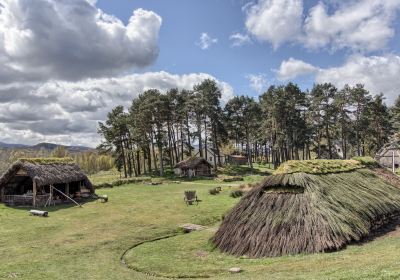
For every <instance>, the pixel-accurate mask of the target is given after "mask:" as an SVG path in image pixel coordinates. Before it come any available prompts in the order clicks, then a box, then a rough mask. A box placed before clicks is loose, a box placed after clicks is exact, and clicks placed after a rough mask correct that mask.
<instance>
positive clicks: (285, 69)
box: [275, 57, 318, 80]
mask: <svg viewBox="0 0 400 280" xmlns="http://www.w3.org/2000/svg"><path fill="white" fill-rule="evenodd" d="M317 70H318V68H317V67H315V66H313V65H311V64H309V63H306V62H304V61H302V60H298V59H294V58H292V57H291V58H289V59H288V60H285V61H282V63H281V65H280V67H279V69H278V70H276V71H275V72H276V73H277V75H278V79H279V80H290V79H293V78H296V77H298V76H301V75H306V74H310V73H314V72H316V71H317Z"/></svg>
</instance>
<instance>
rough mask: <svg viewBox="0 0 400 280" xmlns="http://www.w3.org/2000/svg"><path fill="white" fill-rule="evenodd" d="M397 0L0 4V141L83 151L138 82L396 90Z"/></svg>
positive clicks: (399, 65) (234, 91)
mask: <svg viewBox="0 0 400 280" xmlns="http://www.w3.org/2000/svg"><path fill="white" fill-rule="evenodd" d="M399 10H400V0H383V1H382V0H381V1H378V0H349V1H338V0H321V1H312V0H308V1H302V0H255V1H245V0H202V1H198V0H184V1H183V0H179V1H178V0H168V1H162V0H112V1H111V0H98V1H95V0H0V64H1V65H0V66H1V67H0V141H3V142H8V143H23V144H35V143H38V142H44V141H45V142H55V143H59V144H66V145H85V146H90V147H95V146H96V145H97V144H99V142H100V141H101V139H100V138H99V136H98V135H97V126H98V122H99V121H104V120H105V118H106V115H107V112H109V111H110V110H111V109H112V108H113V107H115V106H117V105H124V106H125V107H129V105H130V104H131V101H132V99H133V98H134V97H135V96H137V95H138V94H140V93H141V92H143V91H144V90H146V89H149V88H158V89H160V90H161V91H165V90H167V89H169V88H173V87H178V88H180V89H183V88H187V89H190V88H192V87H193V85H195V84H198V83H200V82H201V81H202V80H203V79H206V78H211V79H215V80H216V81H217V83H218V85H219V86H220V88H221V90H222V93H223V98H222V99H223V102H227V101H228V100H229V99H230V98H232V97H233V96H235V95H248V96H252V97H254V98H256V99H257V98H258V96H259V95H260V94H262V93H263V92H264V91H265V90H266V89H267V88H268V87H269V86H270V85H280V84H285V83H287V82H289V81H292V82H295V83H297V84H298V85H299V86H300V87H301V88H302V89H303V90H307V89H310V88H311V87H312V86H313V84H314V83H323V82H330V83H333V84H335V85H336V86H337V87H342V86H344V85H345V84H349V85H354V84H357V83H361V84H364V85H365V87H366V88H367V89H368V90H369V91H370V92H371V93H372V94H379V93H382V94H384V96H385V98H386V103H387V104H388V105H391V104H393V102H394V100H395V99H396V98H397V96H398V95H399V92H398V89H399V88H400V79H399V77H400V53H399V47H400V45H399V43H400V36H399V35H398V32H399V30H400V28H399V27H400V20H399Z"/></svg>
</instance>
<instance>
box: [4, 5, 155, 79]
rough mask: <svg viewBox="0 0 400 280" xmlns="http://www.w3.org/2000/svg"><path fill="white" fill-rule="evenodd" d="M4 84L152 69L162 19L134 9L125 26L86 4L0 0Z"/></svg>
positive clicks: (150, 12) (153, 14)
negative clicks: (132, 69)
mask: <svg viewBox="0 0 400 280" xmlns="http://www.w3.org/2000/svg"><path fill="white" fill-rule="evenodd" d="M0 3H1V5H0V64H1V66H2V67H1V70H0V82H12V81H21V80H23V81H27V80H31V81H44V80H49V79H67V80H79V79H82V78H86V77H100V76H105V75H110V74H116V73H120V72H121V71H126V70H129V69H131V68H141V67H145V66H147V65H150V64H151V63H152V62H153V61H154V60H155V59H156V58H157V56H158V43H157V41H158V32H159V29H160V26H161V17H160V16H158V15H157V14H156V13H154V12H152V11H146V10H143V9H138V10H135V11H134V12H133V14H132V16H131V17H130V19H129V23H128V24H126V25H124V23H122V21H120V20H119V19H118V18H116V17H114V16H112V15H108V14H106V13H104V12H102V11H101V10H100V9H97V8H96V7H95V6H94V3H95V2H94V1H89V2H88V1H86V0H68V1H67V0H62V1H47V0H35V1H33V2H32V1H26V0H0Z"/></svg>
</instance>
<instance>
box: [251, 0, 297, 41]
mask: <svg viewBox="0 0 400 280" xmlns="http://www.w3.org/2000/svg"><path fill="white" fill-rule="evenodd" d="M245 10H246V22H245V23H246V28H247V30H248V31H249V32H250V33H251V34H252V35H254V36H256V37H257V38H258V39H260V40H262V41H267V42H270V43H271V44H272V46H273V47H274V48H275V49H276V48H278V47H279V46H280V45H281V44H283V43H285V42H290V41H294V40H295V39H296V38H297V36H298V35H299V34H300V31H301V23H302V14H303V2H302V1H301V0H259V1H257V2H256V3H254V4H252V5H247V7H246V9H245Z"/></svg>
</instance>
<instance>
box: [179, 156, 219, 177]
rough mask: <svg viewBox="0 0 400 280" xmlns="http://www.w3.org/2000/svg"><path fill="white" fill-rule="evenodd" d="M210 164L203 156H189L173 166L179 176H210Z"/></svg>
mask: <svg viewBox="0 0 400 280" xmlns="http://www.w3.org/2000/svg"><path fill="white" fill-rule="evenodd" d="M211 168H212V165H211V164H210V163H209V162H208V161H207V160H206V159H204V158H201V157H190V158H188V159H186V160H183V161H180V162H178V163H177V164H176V165H175V166H174V171H175V174H176V175H180V176H189V177H193V176H210V175H211Z"/></svg>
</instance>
